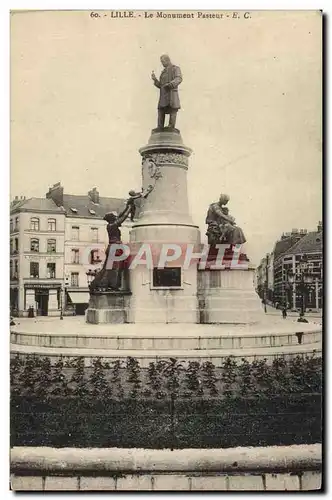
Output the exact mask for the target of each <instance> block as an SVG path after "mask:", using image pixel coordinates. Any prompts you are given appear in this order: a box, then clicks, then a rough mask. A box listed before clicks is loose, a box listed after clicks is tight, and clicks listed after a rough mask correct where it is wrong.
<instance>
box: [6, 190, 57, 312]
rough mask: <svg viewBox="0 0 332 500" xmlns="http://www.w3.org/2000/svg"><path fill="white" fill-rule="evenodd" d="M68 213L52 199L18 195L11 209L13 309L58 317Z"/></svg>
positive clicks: (11, 286)
mask: <svg viewBox="0 0 332 500" xmlns="http://www.w3.org/2000/svg"><path fill="white" fill-rule="evenodd" d="M64 240H65V213H64V210H63V209H61V208H59V207H57V206H56V205H55V204H54V203H53V202H52V200H45V199H42V198H30V199H29V200H26V199H24V198H21V199H18V198H16V199H15V200H14V201H13V202H12V204H11V211H10V308H11V312H12V314H13V315H15V316H27V315H28V312H29V309H30V310H31V308H32V309H33V311H34V314H38V315H41V316H56V315H58V314H59V311H60V307H61V288H62V285H63V274H64Z"/></svg>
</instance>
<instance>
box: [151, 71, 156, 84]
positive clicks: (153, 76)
mask: <svg viewBox="0 0 332 500" xmlns="http://www.w3.org/2000/svg"><path fill="white" fill-rule="evenodd" d="M151 78H152V80H153V81H154V82H155V81H156V80H157V78H156V75H155V73H154V71H152V73H151Z"/></svg>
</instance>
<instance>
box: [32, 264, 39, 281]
mask: <svg viewBox="0 0 332 500" xmlns="http://www.w3.org/2000/svg"><path fill="white" fill-rule="evenodd" d="M30 278H39V262H30Z"/></svg>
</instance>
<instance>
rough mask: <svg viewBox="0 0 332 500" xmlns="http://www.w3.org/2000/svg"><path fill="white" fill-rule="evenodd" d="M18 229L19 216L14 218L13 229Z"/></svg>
mask: <svg viewBox="0 0 332 500" xmlns="http://www.w3.org/2000/svg"><path fill="white" fill-rule="evenodd" d="M19 229H20V224H19V218H18V217H16V218H15V231H18V230H19Z"/></svg>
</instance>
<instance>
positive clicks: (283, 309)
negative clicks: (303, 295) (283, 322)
mask: <svg viewBox="0 0 332 500" xmlns="http://www.w3.org/2000/svg"><path fill="white" fill-rule="evenodd" d="M282 317H283V319H286V318H287V307H286V306H283V308H282Z"/></svg>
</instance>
